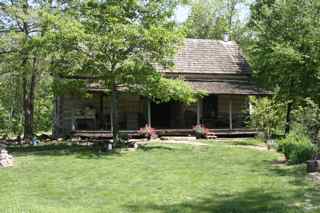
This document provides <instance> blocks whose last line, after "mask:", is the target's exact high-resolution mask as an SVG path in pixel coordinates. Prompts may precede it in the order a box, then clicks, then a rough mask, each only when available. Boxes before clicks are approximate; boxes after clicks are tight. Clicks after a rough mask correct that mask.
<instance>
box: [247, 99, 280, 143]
mask: <svg viewBox="0 0 320 213" xmlns="http://www.w3.org/2000/svg"><path fill="white" fill-rule="evenodd" d="M250 103H251V105H252V107H253V108H252V111H251V115H250V121H249V126H250V127H253V128H257V129H258V130H259V131H262V133H263V134H261V137H262V138H263V139H264V140H267V139H270V138H271V136H272V135H278V134H280V133H281V132H282V129H284V125H285V122H284V121H285V104H284V103H278V102H277V101H276V100H275V99H274V98H273V99H270V98H266V97H265V98H255V97H251V98H250Z"/></svg>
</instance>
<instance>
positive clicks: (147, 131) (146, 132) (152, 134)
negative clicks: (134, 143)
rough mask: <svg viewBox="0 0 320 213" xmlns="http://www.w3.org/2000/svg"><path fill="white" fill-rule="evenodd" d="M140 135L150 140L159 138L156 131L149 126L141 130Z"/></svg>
mask: <svg viewBox="0 0 320 213" xmlns="http://www.w3.org/2000/svg"><path fill="white" fill-rule="evenodd" d="M139 133H140V134H141V135H143V136H144V137H146V138H147V139H148V140H150V139H151V138H155V137H157V134H156V130H155V129H154V128H152V127H150V126H149V125H148V124H146V125H145V127H143V128H140V129H139Z"/></svg>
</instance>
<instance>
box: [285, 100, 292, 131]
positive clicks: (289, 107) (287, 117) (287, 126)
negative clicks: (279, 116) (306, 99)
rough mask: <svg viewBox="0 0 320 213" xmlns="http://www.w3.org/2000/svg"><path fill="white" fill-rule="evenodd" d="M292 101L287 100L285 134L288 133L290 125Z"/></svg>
mask: <svg viewBox="0 0 320 213" xmlns="http://www.w3.org/2000/svg"><path fill="white" fill-rule="evenodd" d="M292 106H293V102H289V103H288V105H287V115H286V128H285V134H286V135H287V134H289V132H290V126H291V111H292Z"/></svg>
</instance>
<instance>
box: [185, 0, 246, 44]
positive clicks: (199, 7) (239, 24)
mask: <svg viewBox="0 0 320 213" xmlns="http://www.w3.org/2000/svg"><path fill="white" fill-rule="evenodd" d="M247 2H248V1H247V0H227V1H222V0H194V1H191V14H190V16H189V18H188V19H187V21H186V23H185V28H186V31H187V36H188V37H189V38H202V39H221V38H222V36H223V34H224V33H226V32H228V33H229V34H230V35H231V37H233V39H234V40H236V41H241V40H242V37H243V33H242V32H243V29H244V27H245V24H244V22H243V20H241V19H240V13H241V10H239V7H240V6H241V5H242V6H243V5H246V4H247Z"/></svg>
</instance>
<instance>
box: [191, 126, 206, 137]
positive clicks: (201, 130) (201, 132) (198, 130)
mask: <svg viewBox="0 0 320 213" xmlns="http://www.w3.org/2000/svg"><path fill="white" fill-rule="evenodd" d="M193 131H194V133H195V136H196V138H197V139H202V138H207V136H208V134H209V129H208V128H206V127H204V126H203V125H201V124H198V125H196V126H194V127H193Z"/></svg>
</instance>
